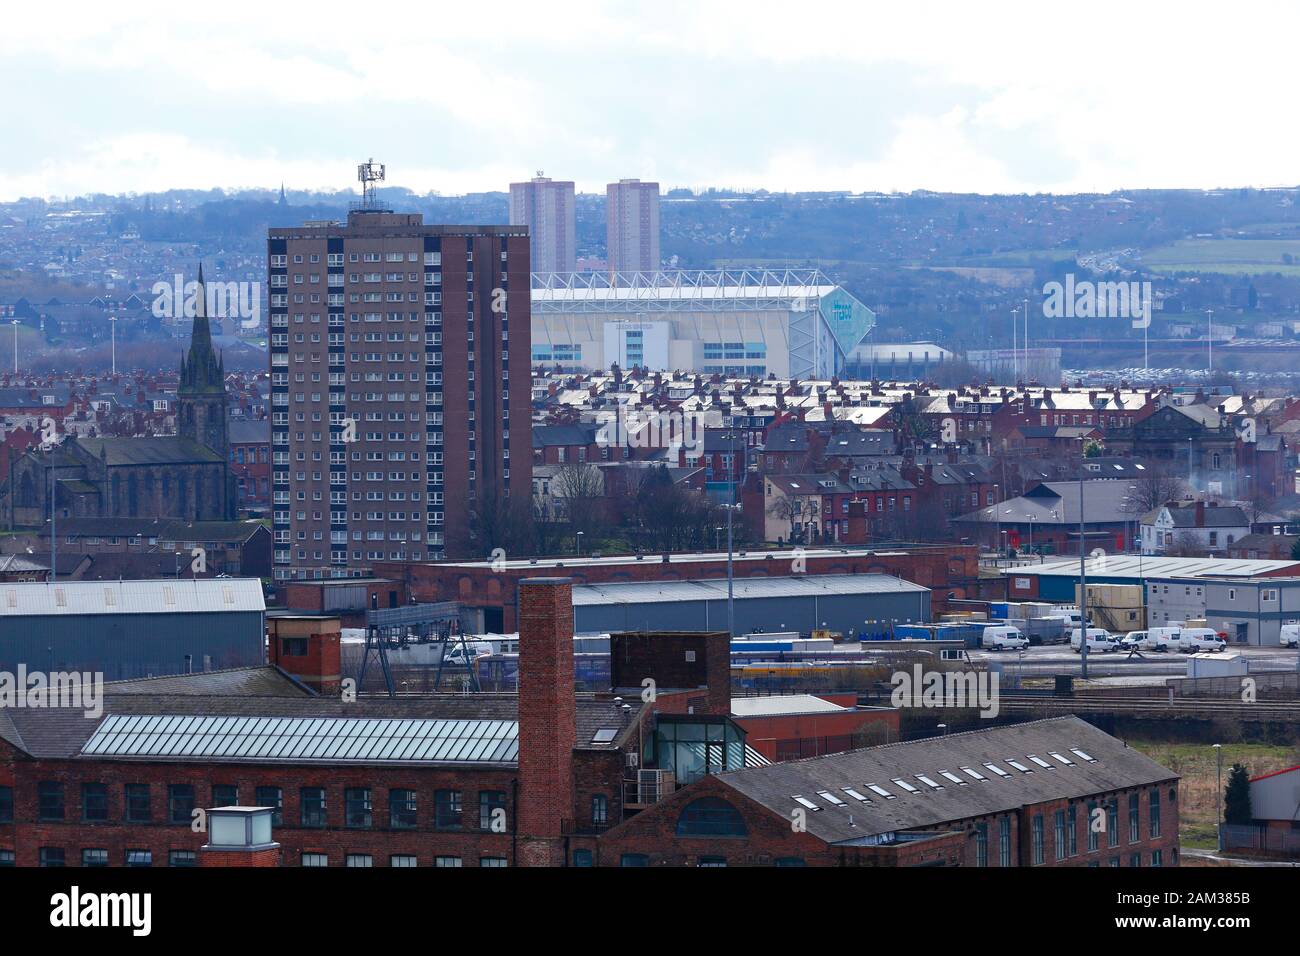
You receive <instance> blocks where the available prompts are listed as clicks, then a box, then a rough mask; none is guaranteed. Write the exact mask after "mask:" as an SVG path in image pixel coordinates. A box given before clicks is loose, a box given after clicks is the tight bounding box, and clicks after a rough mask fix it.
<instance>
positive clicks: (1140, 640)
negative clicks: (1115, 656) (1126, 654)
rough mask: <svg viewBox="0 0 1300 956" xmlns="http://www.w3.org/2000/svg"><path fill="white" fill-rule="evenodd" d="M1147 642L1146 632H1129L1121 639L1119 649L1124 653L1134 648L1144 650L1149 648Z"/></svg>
mask: <svg viewBox="0 0 1300 956" xmlns="http://www.w3.org/2000/svg"><path fill="white" fill-rule="evenodd" d="M1146 641H1147V632H1146V631H1129V632H1128V633H1127V634H1125V635H1124V636H1123V637H1121V638H1120V639H1119V648H1120V650H1122V651H1127V650H1131V649H1133V648H1137V649H1138V650H1144V649H1145V648H1146V646H1147V644H1146Z"/></svg>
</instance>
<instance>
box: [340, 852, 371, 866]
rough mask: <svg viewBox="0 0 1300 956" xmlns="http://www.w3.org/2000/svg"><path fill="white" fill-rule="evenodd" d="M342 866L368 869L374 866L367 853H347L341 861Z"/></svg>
mask: <svg viewBox="0 0 1300 956" xmlns="http://www.w3.org/2000/svg"><path fill="white" fill-rule="evenodd" d="M343 865H344V866H351V867H362V868H368V867H372V866H374V865H375V861H374V858H373V857H372V856H371V855H370V854H369V853H349V854H348V855H347V857H346V858H345V859H344V861H343Z"/></svg>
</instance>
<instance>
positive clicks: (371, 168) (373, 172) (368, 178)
mask: <svg viewBox="0 0 1300 956" xmlns="http://www.w3.org/2000/svg"><path fill="white" fill-rule="evenodd" d="M357 179H358V180H360V182H361V205H362V206H366V207H370V206H374V205H375V183H381V182H383V181H384V164H383V163H376V162H375V161H374V160H373V159H368V160H366V161H365V162H364V163H362V164H361V165H360V166H358V167H357Z"/></svg>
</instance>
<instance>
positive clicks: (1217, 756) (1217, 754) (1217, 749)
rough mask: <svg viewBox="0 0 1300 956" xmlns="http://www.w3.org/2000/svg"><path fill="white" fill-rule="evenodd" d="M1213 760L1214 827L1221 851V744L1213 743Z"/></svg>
mask: <svg viewBox="0 0 1300 956" xmlns="http://www.w3.org/2000/svg"><path fill="white" fill-rule="evenodd" d="M1214 762H1215V764H1216V765H1217V770H1218V778H1219V785H1218V786H1217V787H1216V788H1215V791H1214V806H1215V820H1214V829H1215V832H1216V833H1218V835H1219V842H1218V846H1219V852H1220V853H1222V852H1223V744H1215V745H1214Z"/></svg>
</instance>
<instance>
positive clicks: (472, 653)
mask: <svg viewBox="0 0 1300 956" xmlns="http://www.w3.org/2000/svg"><path fill="white" fill-rule="evenodd" d="M453 642H454V643H453ZM466 650H468V651H469V658H468V660H467V659H466V657H465V651H466ZM491 653H492V645H491V644H489V643H488V642H487V641H470V640H466V641H465V643H464V645H462V644H461V642H460V641H459V640H456V639H455V638H449V639H448V641H447V644H446V646H445V647H444V648H443V651H442V661H443V663H444V664H453V665H456V666H459V667H464V666H466V665H467V664H469V663H470V662H471V661H473V660H475V659H476V658H479V657H485V656H487V655H488V654H491Z"/></svg>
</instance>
